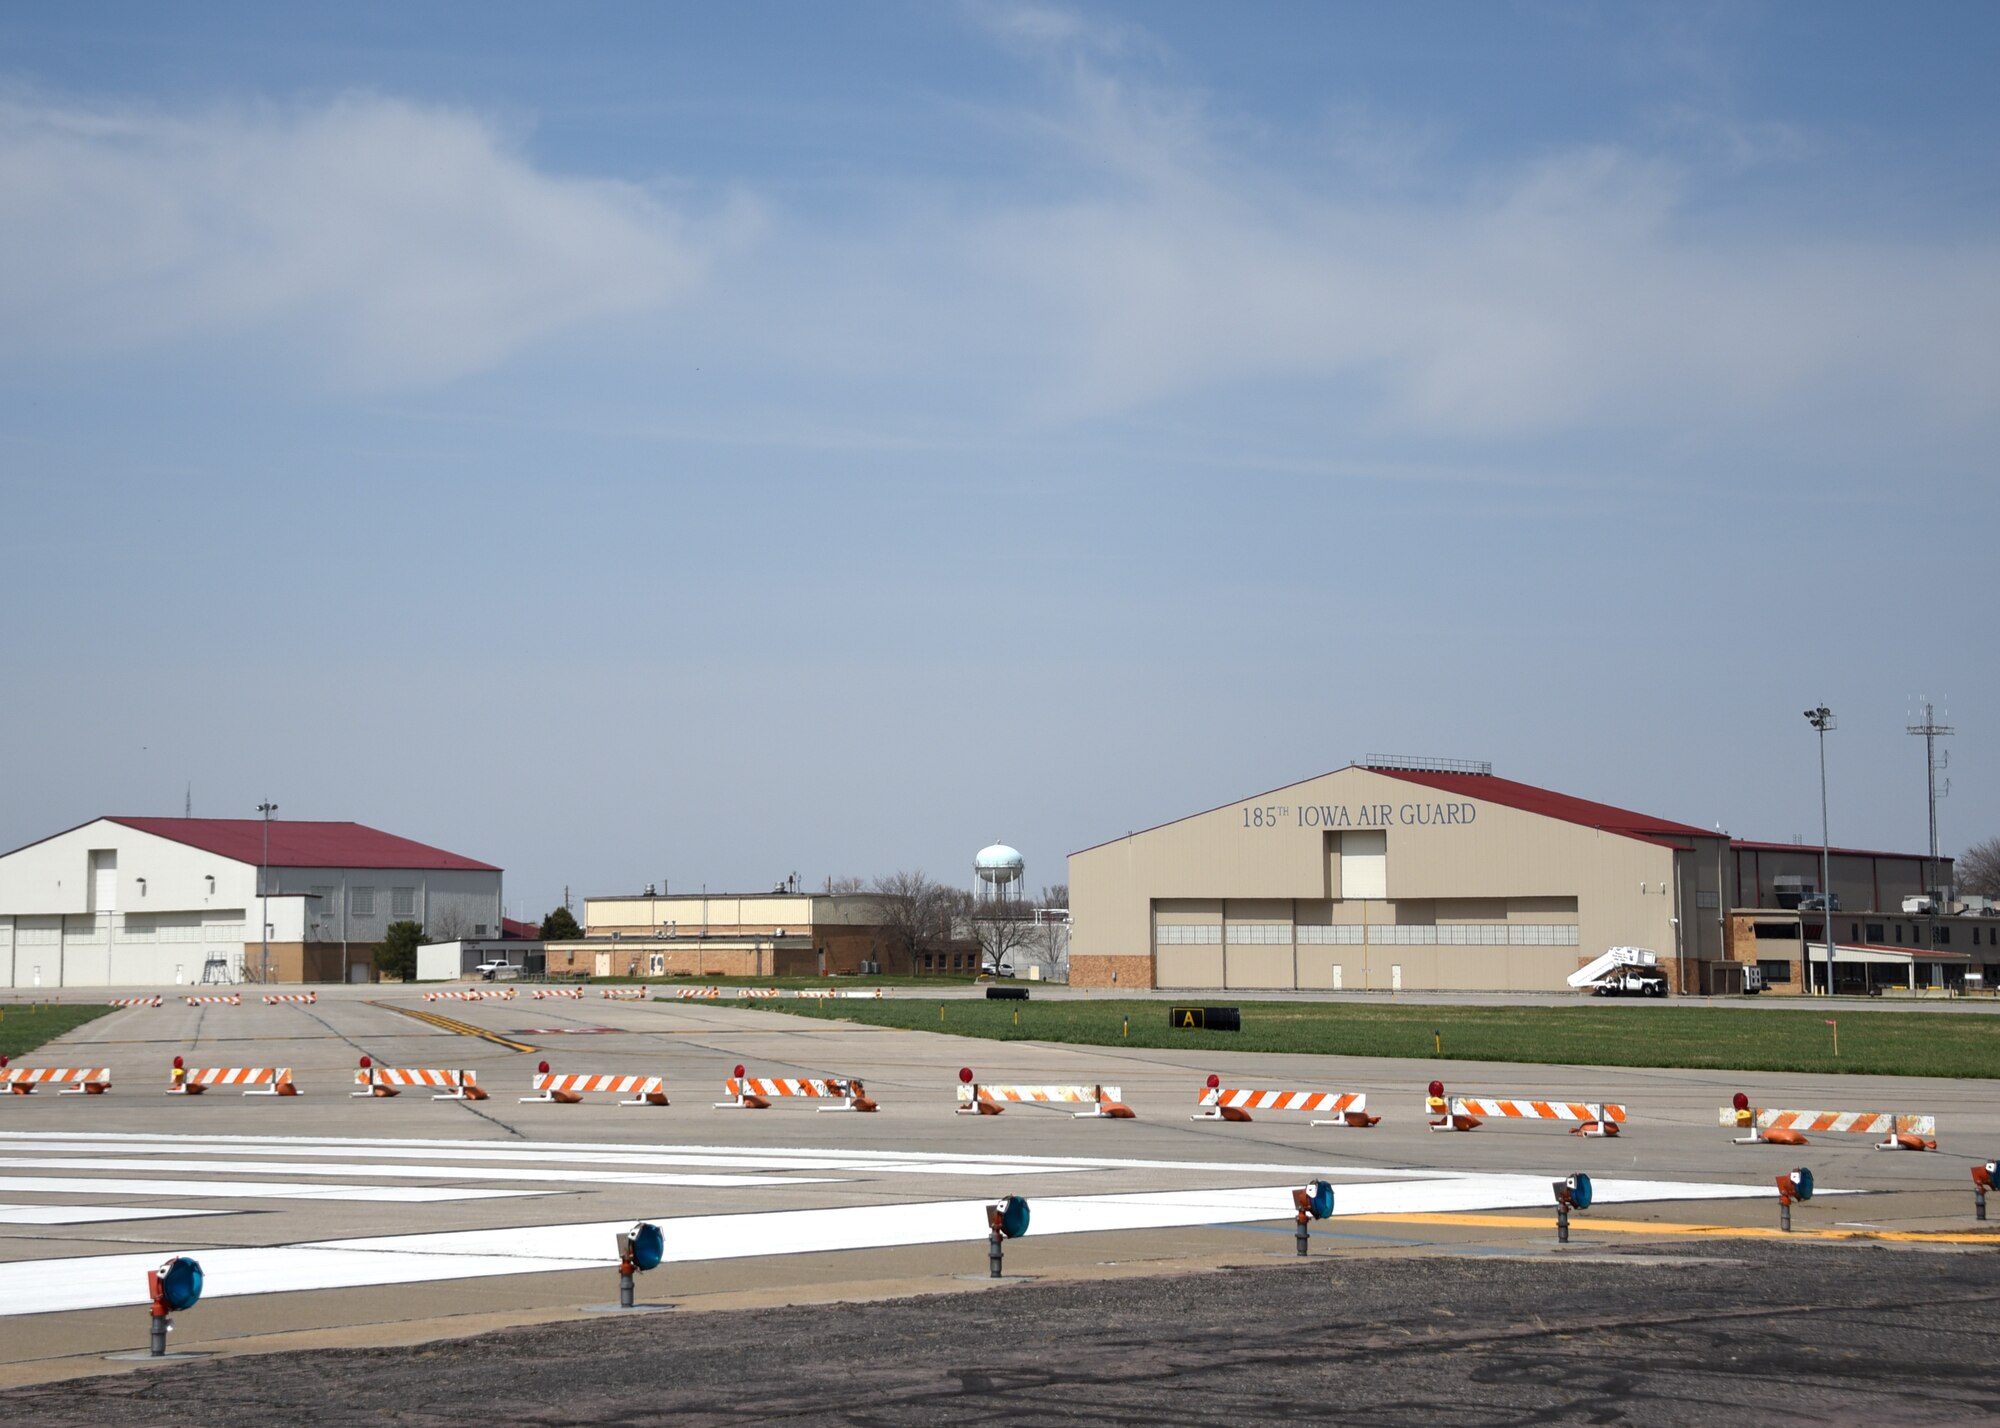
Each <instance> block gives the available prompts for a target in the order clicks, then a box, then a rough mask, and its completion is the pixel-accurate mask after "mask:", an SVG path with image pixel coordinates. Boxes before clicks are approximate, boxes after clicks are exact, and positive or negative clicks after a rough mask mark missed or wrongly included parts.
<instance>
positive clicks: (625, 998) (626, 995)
mask: <svg viewBox="0 0 2000 1428" xmlns="http://www.w3.org/2000/svg"><path fill="white" fill-rule="evenodd" d="M597 995H599V996H600V997H603V998H604V999H605V1000H606V1001H612V1002H643V1001H644V1000H646V997H647V991H646V989H645V988H644V987H606V988H604V989H603V990H602V991H600V992H599V993H598V994H597Z"/></svg>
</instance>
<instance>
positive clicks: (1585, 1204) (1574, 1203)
mask: <svg viewBox="0 0 2000 1428" xmlns="http://www.w3.org/2000/svg"><path fill="white" fill-rule="evenodd" d="M1553 1188H1554V1190H1555V1192H1556V1243H1557V1244H1563V1245H1566V1244H1568V1243H1569V1213H1570V1211H1572V1210H1588V1209H1589V1208H1590V1177H1589V1176H1588V1175H1585V1174H1584V1173H1583V1172H1582V1171H1578V1172H1577V1173H1576V1174H1574V1175H1567V1176H1564V1177H1563V1178H1562V1179H1561V1180H1558V1181H1556V1182H1555V1185H1554V1187H1553Z"/></svg>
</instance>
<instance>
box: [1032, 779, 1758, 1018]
mask: <svg viewBox="0 0 2000 1428" xmlns="http://www.w3.org/2000/svg"><path fill="white" fill-rule="evenodd" d="M1412 762H1413V763H1414V762H1415V761H1412ZM1734 876H1735V867H1734V857H1733V853H1732V850H1731V845H1730V841H1729V838H1728V836H1727V835H1726V834H1724V833H1721V832H1719V831H1715V830H1710V829H1702V828H1695V827H1691V826H1689V825H1687V824H1683V823H1675V822H1672V821H1670V820H1667V819H1661V818H1652V817H1648V816H1647V815H1645V814H1640V813H1634V812H1631V811H1630V810H1627V809H1621V808H1613V807H1610V806H1608V805H1606V804H1601V803H1592V802H1590V801H1588V800H1586V799H1581V798H1572V797H1569V796H1567V795H1564V794H1559V793H1552V792H1550V791H1548V790H1546V789H1540V788H1534V787H1531V786H1529V785H1527V784H1522V783H1515V782H1512V781H1510V780H1508V779H1502V778H1495V777H1493V776H1492V774H1491V773H1490V772H1487V771H1486V766H1484V765H1445V764H1442V763H1439V764H1435V765H1432V764H1425V765H1423V766H1415V767H1389V766H1386V765H1384V764H1380V763H1378V764H1375V765H1373V766H1362V765H1352V766H1350V767H1347V768H1344V769H1338V770H1336V771H1334V772H1332V773H1329V774H1324V775H1321V776H1320V777H1318V778H1313V779H1308V780H1306V781H1305V782H1303V783H1296V784H1291V785H1288V786H1287V787H1284V788H1280V789H1274V790H1273V791H1271V792H1269V793H1265V794H1259V795H1258V796H1256V797H1255V798H1247V799H1243V800H1242V801H1240V802H1236V803H1230V804H1225V805H1223V806H1222V807H1220V808H1214V809H1210V810H1209V811H1208V812H1206V813H1197V814H1194V815H1192V816H1190V817H1187V818H1182V819H1179V820H1177V821H1175V822H1172V823H1167V824H1163V825H1161V826H1160V827H1157V828H1151V829H1148V830H1146V831H1145V832H1142V833H1132V834H1128V835H1126V836H1125V837H1123V838H1119V839H1116V840H1115V841H1113V842H1109V843H1103V844H1099V845H1098V846H1096V847H1093V848H1086V849H1084V850H1083V851H1082V852H1079V853H1073V854H1071V855H1070V859H1069V882H1070V907H1071V912H1072V915H1073V918H1074V921H1073V931H1072V941H1071V944H1070V980H1071V982H1072V983H1074V984H1077V985H1081V986H1107V987H1108V986H1114V985H1115V986H1119V987H1162V988H1183V987H1184V988H1188V989H1190V990H1196V989H1200V990H1217V991H1220V990H1228V991H1237V990H1244V991H1250V990H1259V989H1273V988H1313V989H1337V990H1356V991H1359V990H1376V991H1389V990H1397V989H1408V990H1421V989H1426V988H1436V989H1458V990H1481V989H1485V990H1496V991H1561V990H1566V984H1565V979H1566V978H1567V977H1568V976H1569V974H1570V973H1572V972H1574V971H1576V970H1577V968H1578V967H1579V966H1581V965H1582V964H1583V963H1585V962H1587V961H1589V960H1590V959H1591V958H1593V957H1595V956H1596V955H1597V954H1598V953H1600V952H1603V951H1604V950H1605V949H1606V948H1608V947H1613V946H1637V947H1646V948H1651V949H1653V950H1654V951H1655V952H1657V953H1658V954H1659V958H1660V966H1661V970H1662V971H1663V972H1664V973H1665V974H1666V976H1667V979H1668V985H1669V986H1670V987H1671V988H1672V989H1673V990H1675V991H1686V992H1694V991H1702V990H1707V989H1708V988H1707V981H1708V979H1706V978H1705V977H1704V975H1703V971H1702V969H1703V966H1704V965H1709V966H1712V965H1713V963H1714V962H1716V961H1717V960H1718V959H1720V958H1722V957H1723V955H1724V944H1725V938H1726V932H1727V919H1726V918H1725V916H1724V915H1723V912H1722V900H1723V896H1724V894H1725V892H1729V893H1730V894H1731V895H1732V896H1733V887H1732V883H1731V880H1733V878H1734Z"/></svg>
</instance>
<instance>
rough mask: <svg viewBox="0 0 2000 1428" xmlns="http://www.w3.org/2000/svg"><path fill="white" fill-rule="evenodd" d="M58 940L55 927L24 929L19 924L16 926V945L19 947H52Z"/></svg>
mask: <svg viewBox="0 0 2000 1428" xmlns="http://www.w3.org/2000/svg"><path fill="white" fill-rule="evenodd" d="M57 938H58V934H57V932H56V929H55V928H53V927H22V926H21V925H20V924H18V923H16V924H15V926H14V944H15V945H16V946H17V947H42V946H50V947H52V946H54V945H55V943H56V941H57Z"/></svg>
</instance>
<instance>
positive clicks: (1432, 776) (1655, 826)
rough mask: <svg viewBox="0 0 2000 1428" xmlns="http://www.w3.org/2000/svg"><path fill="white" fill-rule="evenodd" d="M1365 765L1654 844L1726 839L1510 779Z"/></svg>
mask: <svg viewBox="0 0 2000 1428" xmlns="http://www.w3.org/2000/svg"><path fill="white" fill-rule="evenodd" d="M1361 767H1364V768H1368V771H1369V772H1370V773H1378V774H1381V775H1382V776H1383V777H1384V778H1399V779H1402V780H1403V781H1404V782H1405V783H1420V784H1422V785H1423V786H1424V787H1425V788H1435V789H1437V790H1439V791H1440V792H1443V793H1455V794H1457V795H1458V796H1459V797H1460V798H1483V799H1485V800H1487V801H1488V802H1490V803H1500V804H1505V805H1506V806H1507V807H1509V808H1518V809H1520V810H1521V811H1522V812H1524V813H1539V814H1541V815H1542V816H1543V817H1545V818H1560V819H1561V820H1562V821H1563V822H1565V823H1580V824H1582V825H1583V826H1584V827H1586V828H1597V829H1601V830H1602V831H1604V832H1606V833H1616V834H1619V835H1620V836H1622V837H1626V838H1644V839H1647V840H1649V841H1650V840H1657V839H1661V838H1720V837H1722V836H1724V835H1723V834H1721V833H1718V832H1716V831H1715V830H1714V829H1712V828H1696V827H1693V826H1692V825H1690V824H1686V823H1675V822H1673V821H1671V820H1670V819H1665V818H1653V817H1649V816H1648V815H1646V814H1644V813H1634V812H1632V810H1631V809H1629V808H1614V807H1612V806H1611V805H1610V804H1608V803H1592V802H1591V801H1590V800H1589V799H1587V798H1572V797H1570V796H1569V795H1568V794H1566V793H1551V792H1550V791H1549V790H1548V789H1546V788H1536V787H1535V786H1534V785H1533V784H1527V783H1516V782H1514V781H1513V780H1512V779H1507V778H1495V777H1493V776H1492V775H1491V774H1466V773H1434V772H1432V771H1431V770H1429V769H1378V768H1369V767H1368V765H1365V764H1364V765H1362V766H1361Z"/></svg>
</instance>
